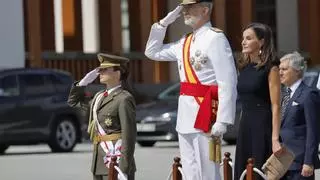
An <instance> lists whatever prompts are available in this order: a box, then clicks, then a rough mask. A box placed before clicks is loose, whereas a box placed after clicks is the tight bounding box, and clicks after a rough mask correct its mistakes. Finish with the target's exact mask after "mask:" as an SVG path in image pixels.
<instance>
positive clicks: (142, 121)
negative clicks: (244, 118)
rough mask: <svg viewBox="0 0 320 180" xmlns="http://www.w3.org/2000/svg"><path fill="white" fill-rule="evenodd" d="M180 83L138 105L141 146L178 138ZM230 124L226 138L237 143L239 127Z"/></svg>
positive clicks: (139, 142)
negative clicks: (176, 128) (149, 100)
mask: <svg viewBox="0 0 320 180" xmlns="http://www.w3.org/2000/svg"><path fill="white" fill-rule="evenodd" d="M179 90H180V84H179V83H175V84H173V85H171V86H170V87H168V88H167V89H165V90H164V91H163V92H161V93H160V94H159V95H158V97H157V98H156V99H155V100H154V101H152V102H149V103H145V104H140V105H138V106H137V117H136V120H137V132H138V135H137V141H138V144H140V145H141V146H153V145H154V144H155V143H156V142H157V141H176V140H178V136H177V132H176V130H175V127H176V122H177V108H178V97H179ZM240 112H241V110H240V106H237V117H236V118H237V119H238V118H239V117H240V114H241V113H240ZM235 123H236V125H235V126H228V131H227V133H226V134H225V135H224V137H223V138H224V140H225V141H227V142H228V143H235V141H236V137H237V130H238V129H237V127H238V124H239V121H236V122H235Z"/></svg>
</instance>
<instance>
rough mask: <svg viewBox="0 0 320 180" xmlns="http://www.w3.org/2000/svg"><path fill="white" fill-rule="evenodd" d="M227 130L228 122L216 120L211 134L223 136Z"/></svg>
mask: <svg viewBox="0 0 320 180" xmlns="http://www.w3.org/2000/svg"><path fill="white" fill-rule="evenodd" d="M226 132H227V124H226V123H221V122H215V123H214V124H213V126H212V128H211V135H212V136H218V137H219V136H222V135H223V134H224V133H226Z"/></svg>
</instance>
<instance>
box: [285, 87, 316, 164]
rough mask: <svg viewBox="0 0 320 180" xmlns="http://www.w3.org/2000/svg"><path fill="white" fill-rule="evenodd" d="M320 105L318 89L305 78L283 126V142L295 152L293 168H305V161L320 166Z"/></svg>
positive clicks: (295, 93)
mask: <svg viewBox="0 0 320 180" xmlns="http://www.w3.org/2000/svg"><path fill="white" fill-rule="evenodd" d="M319 107H320V96H319V94H318V92H317V91H316V90H314V89H312V88H310V87H308V86H306V85H305V84H304V83H303V82H301V84H300V85H299V86H298V88H297V89H296V91H295V92H294V94H293V96H292V98H291V99H290V100H289V103H288V107H287V108H286V112H285V114H284V118H283V120H282V122H281V129H280V137H281V140H282V142H283V144H284V145H285V146H286V147H288V148H289V149H290V150H292V152H293V153H294V154H295V159H294V161H293V163H292V165H291V167H290V168H289V170H301V169H302V165H303V164H308V165H313V166H314V168H319V167H320V161H319V158H318V145H319V127H320V126H319V124H318V123H319V122H318V121H319V120H320V119H319V118H320V116H319Z"/></svg>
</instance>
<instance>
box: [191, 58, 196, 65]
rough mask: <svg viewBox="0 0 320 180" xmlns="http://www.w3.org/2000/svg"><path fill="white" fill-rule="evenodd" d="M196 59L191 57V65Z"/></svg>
mask: <svg viewBox="0 0 320 180" xmlns="http://www.w3.org/2000/svg"><path fill="white" fill-rule="evenodd" d="M194 61H195V60H194V57H191V58H190V63H191V65H193V64H194Z"/></svg>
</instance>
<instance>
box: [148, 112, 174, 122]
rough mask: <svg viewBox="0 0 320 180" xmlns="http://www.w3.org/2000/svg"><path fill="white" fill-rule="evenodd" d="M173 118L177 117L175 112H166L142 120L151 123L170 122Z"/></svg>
mask: <svg viewBox="0 0 320 180" xmlns="http://www.w3.org/2000/svg"><path fill="white" fill-rule="evenodd" d="M173 117H174V118H175V117H177V113H176V112H167V113H163V114H161V115H160V116H146V117H145V118H143V119H142V121H143V122H152V121H171V120H172V119H173Z"/></svg>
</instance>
